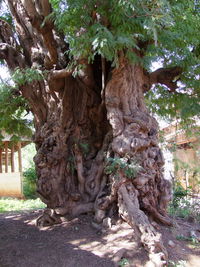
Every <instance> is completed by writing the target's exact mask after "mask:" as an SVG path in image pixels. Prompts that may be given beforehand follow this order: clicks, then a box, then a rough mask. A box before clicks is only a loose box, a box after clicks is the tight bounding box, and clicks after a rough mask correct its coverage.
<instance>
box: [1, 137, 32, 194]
mask: <svg viewBox="0 0 200 267" xmlns="http://www.w3.org/2000/svg"><path fill="white" fill-rule="evenodd" d="M2 135H3V139H2V141H1V143H0V197H3V196H5V197H8V196H9V197H23V188H22V164H23V162H22V152H21V149H22V147H24V146H26V145H27V144H29V143H30V142H31V140H30V139H28V138H25V137H22V138H21V140H20V141H18V142H13V141H12V138H11V136H9V135H8V134H6V133H5V132H4V133H3V134H2Z"/></svg>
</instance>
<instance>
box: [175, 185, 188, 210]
mask: <svg viewBox="0 0 200 267" xmlns="http://www.w3.org/2000/svg"><path fill="white" fill-rule="evenodd" d="M188 193H189V191H188V189H184V188H183V187H182V185H181V184H180V183H178V182H177V183H176V184H175V186H174V189H173V199H172V205H173V207H174V208H177V207H178V206H179V204H180V202H181V200H182V199H184V198H185V197H186V196H187V195H188Z"/></svg>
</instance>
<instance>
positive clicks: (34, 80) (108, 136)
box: [0, 0, 200, 266]
mask: <svg viewBox="0 0 200 267" xmlns="http://www.w3.org/2000/svg"><path fill="white" fill-rule="evenodd" d="M7 5H8V7H9V10H10V14H11V16H12V19H11V18H10V16H9V15H8V14H6V16H4V17H3V16H2V17H1V20H0V23H1V28H0V58H1V59H2V60H3V61H4V62H5V63H6V64H7V66H8V68H9V69H10V72H11V73H12V75H13V80H14V83H15V91H16V90H17V92H18V94H20V96H23V97H24V98H25V99H26V100H27V103H28V105H29V108H30V110H31V111H32V113H33V115H34V126H35V134H34V142H35V144H36V149H37V155H36V156H35V164H36V169H37V175H38V182H37V192H38V193H39V195H40V197H41V199H42V200H43V201H44V202H45V203H46V204H47V207H48V208H49V209H52V210H53V212H52V213H45V214H44V216H42V217H41V218H40V219H39V221H38V223H42V224H45V223H52V222H56V221H59V216H63V215H66V214H70V215H71V216H77V215H79V214H81V213H86V212H94V220H95V221H96V222H97V223H101V222H102V221H103V220H104V219H105V218H106V217H107V216H109V217H112V216H113V215H114V214H117V213H118V214H119V216H121V217H122V218H123V219H124V220H126V221H127V222H128V223H129V224H130V225H131V226H132V227H133V228H134V229H135V233H136V235H137V236H138V237H141V241H142V243H143V245H144V246H145V248H146V249H147V251H149V257H150V259H151V260H152V261H153V262H154V263H155V265H156V266H161V265H163V264H164V263H165V262H166V260H167V252H166V249H165V247H164V246H163V244H162V240H161V237H160V235H159V234H158V233H157V232H156V230H155V229H154V227H153V226H152V224H151V223H150V220H156V221H158V222H161V223H164V224H166V225H171V221H170V218H169V217H168V216H167V212H166V208H167V204H168V202H169V200H170V195H171V194H170V185H169V182H168V181H166V180H165V179H164V177H163V165H164V160H163V156H162V153H161V151H160V149H159V147H158V137H157V134H158V124H157V122H156V120H155V119H154V118H153V117H152V116H151V115H150V112H149V111H148V109H147V108H146V104H145V99H144V95H145V94H146V93H148V92H149V94H150V91H152V90H154V91H155V90H156V89H155V88H158V87H155V85H156V84H159V88H160V87H161V88H162V90H160V91H162V94H161V92H160V91H159V94H157V95H156V98H158V97H159V96H161V97H162V96H163V92H164V93H165V95H166V97H169V96H170V95H173V96H178V97H179V95H186V93H187V92H186V88H188V86H189V88H194V89H190V90H189V93H188V96H190V95H189V94H190V92H193V93H194V94H193V97H198V81H197V80H198V74H199V47H200V46H199V40H198V38H197V36H198V35H197V33H198V29H199V25H200V19H199V14H198V12H197V11H196V10H195V6H194V2H193V1H192V0H190V1H185V0H179V1H176V0H173V1H171V0H168V1H167V0H158V1H153V0H152V1H146V0H141V1H136V0H115V1H113V0H109V1H105V0H104V1H102V0H99V1H95V0H88V1H84V0H73V1H72V0H68V1H64V0H63V1H62V0H60V1H59V0H51V1H49V0H41V1H36V0H35V1H33V0H26V1H24V0H7ZM8 18H9V19H8ZM155 61H159V62H160V64H161V65H162V67H161V68H158V69H157V70H155V71H153V72H152V71H151V64H152V62H155ZM180 79H181V81H182V83H181V89H179V88H178V85H177V82H178V81H179V80H180ZM151 89H152V90H151ZM154 91H153V92H154ZM150 96H151V97H149V101H150V100H151V99H152V95H151V94H150ZM166 97H165V98H166ZM197 102H198V101H197Z"/></svg>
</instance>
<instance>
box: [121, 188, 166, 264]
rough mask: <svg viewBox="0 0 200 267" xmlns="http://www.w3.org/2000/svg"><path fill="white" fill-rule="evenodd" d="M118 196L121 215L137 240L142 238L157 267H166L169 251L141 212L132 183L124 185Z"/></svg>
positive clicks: (151, 259)
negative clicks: (132, 229)
mask: <svg viewBox="0 0 200 267" xmlns="http://www.w3.org/2000/svg"><path fill="white" fill-rule="evenodd" d="M118 194H119V196H118V204H119V214H120V215H121V217H122V218H123V219H124V220H126V221H127V222H128V223H129V224H130V225H131V226H132V227H133V228H134V231H135V233H136V236H137V238H141V242H142V244H143V246H144V247H145V249H146V250H147V251H148V252H149V258H150V261H151V262H152V263H153V264H154V265H155V266H156V267H160V266H164V265H165V264H166V263H167V259H168V254H167V251H166V249H165V247H164V245H163V243H162V240H161V235H160V234H159V233H158V232H156V230H155V229H154V227H153V226H152V225H151V224H150V222H149V220H148V218H147V216H146V215H145V214H144V212H143V211H142V210H140V207H139V202H138V192H137V190H136V189H135V188H134V186H133V185H132V184H131V183H130V184H126V185H125V184H122V185H121V187H120V188H119V192H118Z"/></svg>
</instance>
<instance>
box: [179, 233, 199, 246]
mask: <svg viewBox="0 0 200 267" xmlns="http://www.w3.org/2000/svg"><path fill="white" fill-rule="evenodd" d="M176 239H177V240H180V241H187V242H191V243H193V244H197V243H198V240H197V239H196V238H195V237H193V236H191V237H187V236H184V235H177V236H176Z"/></svg>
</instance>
